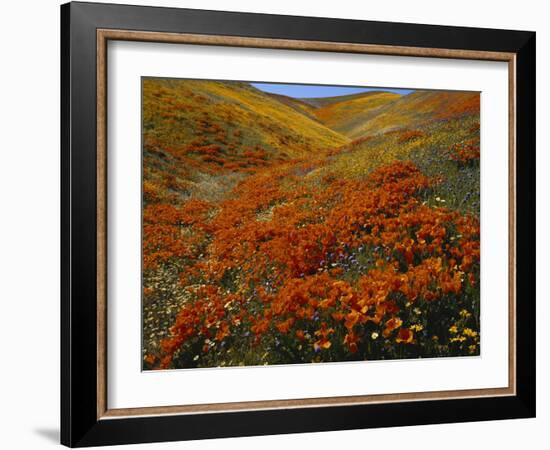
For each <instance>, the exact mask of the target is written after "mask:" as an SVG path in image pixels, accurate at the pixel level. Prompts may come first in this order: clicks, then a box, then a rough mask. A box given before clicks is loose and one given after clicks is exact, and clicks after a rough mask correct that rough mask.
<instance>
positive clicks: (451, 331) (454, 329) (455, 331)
mask: <svg viewBox="0 0 550 450" xmlns="http://www.w3.org/2000/svg"><path fill="white" fill-rule="evenodd" d="M449 332H450V333H453V334H456V333H458V328H457V326H456V325H453V326H452V327H451V328H449Z"/></svg>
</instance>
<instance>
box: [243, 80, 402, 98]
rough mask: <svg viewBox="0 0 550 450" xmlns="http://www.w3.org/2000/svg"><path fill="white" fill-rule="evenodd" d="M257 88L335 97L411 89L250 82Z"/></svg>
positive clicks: (294, 93) (399, 92)
mask: <svg viewBox="0 0 550 450" xmlns="http://www.w3.org/2000/svg"><path fill="white" fill-rule="evenodd" d="M250 84H251V85H252V86H254V87H255V88H257V89H260V90H262V91H265V92H271V93H273V94H282V95H287V96H289V97H294V98H315V97H336V96H339V95H350V94H359V93H360V92H370V91H386V92H396V93H398V94H403V95H406V94H409V93H410V92H412V89H391V88H387V89H386V88H361V87H343V86H321V85H307V84H279V83H250Z"/></svg>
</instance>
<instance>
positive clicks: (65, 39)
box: [60, 4, 72, 446]
mask: <svg viewBox="0 0 550 450" xmlns="http://www.w3.org/2000/svg"><path fill="white" fill-rule="evenodd" d="M70 13H71V12H70V4H63V5H61V7H60V16H61V21H60V23H61V39H60V50H61V67H60V70H61V86H60V88H61V89H60V94H61V95H60V111H61V129H60V137H61V153H60V166H61V167H60V168H61V186H60V188H61V236H60V237H61V248H60V254H61V258H60V264H61V267H60V269H61V270H60V271H61V273H60V275H61V279H60V283H61V321H60V325H61V330H60V336H61V359H60V372H61V379H60V383H61V385H60V393H61V398H60V405H61V416H60V430H61V432H60V442H61V444H63V445H67V446H68V445H70V443H71V416H72V410H71V387H70V380H71V369H70V359H71V355H70V353H71V350H70V341H71V332H70V239H71V238H70V230H71V227H70V189H71V186H70V180H71V177H70V170H71V169H70V128H71V122H70V117H69V115H70V78H71V71H70V52H71V47H70V33H71V31H70Z"/></svg>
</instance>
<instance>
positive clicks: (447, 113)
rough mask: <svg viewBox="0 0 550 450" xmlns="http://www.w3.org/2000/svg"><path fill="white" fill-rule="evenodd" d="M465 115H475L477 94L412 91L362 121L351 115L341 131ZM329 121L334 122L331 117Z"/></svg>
mask: <svg viewBox="0 0 550 450" xmlns="http://www.w3.org/2000/svg"><path fill="white" fill-rule="evenodd" d="M468 114H479V93H475V92H445V91H423V92H413V93H411V94H409V95H405V96H403V97H400V98H398V99H397V100H396V101H393V102H388V103H387V104H386V105H383V106H382V107H380V108H378V109H376V111H375V114H372V115H371V116H368V117H367V120H365V121H357V120H355V119H353V118H352V120H351V122H352V124H351V125H352V126H349V125H346V128H345V134H346V135H347V136H349V137H351V138H353V139H355V138H359V137H361V136H368V135H372V134H380V133H385V132H387V131H392V130H398V129H402V128H403V129H404V128H416V127H418V126H421V125H422V124H424V123H426V122H431V121H434V120H436V121H437V120H442V119H450V118H457V117H460V116H463V115H468ZM331 120H333V121H334V118H332V119H331ZM323 122H324V123H326V124H328V123H331V122H328V121H323ZM335 129H339V128H335Z"/></svg>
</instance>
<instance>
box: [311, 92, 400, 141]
mask: <svg viewBox="0 0 550 450" xmlns="http://www.w3.org/2000/svg"><path fill="white" fill-rule="evenodd" d="M400 98H401V95H400V94H395V93H392V92H367V93H365V94H357V95H353V96H345V97H344V98H342V99H341V100H340V101H336V99H335V98H332V99H331V100H334V101H331V102H327V103H325V104H324V105H322V106H320V107H319V108H317V109H316V110H315V111H314V114H315V116H316V117H317V118H318V119H319V121H320V122H321V123H323V124H325V125H326V126H327V127H329V128H331V129H333V130H335V131H338V132H339V133H341V134H344V135H346V136H354V135H355V130H356V129H358V128H360V127H362V126H363V125H364V124H365V123H367V122H368V121H369V120H371V119H372V118H374V117H375V116H376V115H377V114H378V112H379V111H380V110H381V108H383V107H384V106H387V105H389V104H392V103H393V102H395V101H396V100H398V99H400Z"/></svg>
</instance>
